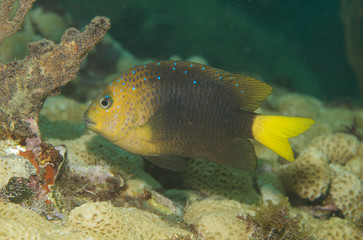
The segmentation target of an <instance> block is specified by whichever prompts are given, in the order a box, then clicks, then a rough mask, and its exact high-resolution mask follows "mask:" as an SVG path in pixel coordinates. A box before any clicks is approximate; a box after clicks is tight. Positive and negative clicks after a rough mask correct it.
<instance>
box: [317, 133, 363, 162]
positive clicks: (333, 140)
mask: <svg viewBox="0 0 363 240" xmlns="http://www.w3.org/2000/svg"><path fill="white" fill-rule="evenodd" d="M310 145H311V146H313V147H316V148H317V149H319V150H321V151H322V152H323V153H325V154H326V155H327V157H328V160H329V161H330V162H333V163H339V164H342V165H344V164H345V163H346V162H347V161H348V160H349V159H350V158H352V157H353V156H354V155H355V154H356V153H357V151H358V147H359V141H358V139H357V138H356V137H355V136H353V135H350V134H345V133H331V134H326V135H323V136H320V137H317V138H314V139H313V140H312V142H311V144H310Z"/></svg>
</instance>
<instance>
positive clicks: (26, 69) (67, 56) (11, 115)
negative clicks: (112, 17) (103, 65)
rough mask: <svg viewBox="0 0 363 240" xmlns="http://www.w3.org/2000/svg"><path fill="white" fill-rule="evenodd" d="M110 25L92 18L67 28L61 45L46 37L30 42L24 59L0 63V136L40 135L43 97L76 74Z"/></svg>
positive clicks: (107, 21) (19, 137)
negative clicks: (80, 26) (79, 27)
mask: <svg viewBox="0 0 363 240" xmlns="http://www.w3.org/2000/svg"><path fill="white" fill-rule="evenodd" d="M109 28H110V21H109V19H108V18H106V17H95V18H94V19H93V20H92V21H91V23H90V24H89V25H88V26H86V28H85V30H84V32H80V31H78V30H77V29H75V28H70V29H68V30H67V31H66V32H65V34H64V35H63V37H62V40H61V42H60V44H55V43H54V42H52V41H49V40H45V39H43V40H40V41H37V42H34V43H31V44H29V45H28V50H29V56H27V57H25V58H24V60H19V61H16V62H11V63H8V64H6V65H0V139H1V138H6V137H9V135H10V136H11V137H12V138H14V137H15V138H16V139H21V140H24V139H26V138H30V137H33V136H36V137H39V129H38V118H39V112H40V110H41V107H42V106H43V103H44V100H45V98H46V97H48V96H51V95H54V94H57V93H58V92H59V87H60V86H63V85H65V84H66V83H67V82H69V81H71V80H72V79H74V78H75V77H76V73H77V71H78V70H79V66H80V64H81V62H82V61H83V60H84V58H85V57H86V55H87V53H88V52H89V51H90V50H91V49H92V48H93V47H94V46H95V45H96V44H97V42H98V41H100V40H101V39H102V38H103V36H104V35H105V34H106V32H107V31H108V29H109Z"/></svg>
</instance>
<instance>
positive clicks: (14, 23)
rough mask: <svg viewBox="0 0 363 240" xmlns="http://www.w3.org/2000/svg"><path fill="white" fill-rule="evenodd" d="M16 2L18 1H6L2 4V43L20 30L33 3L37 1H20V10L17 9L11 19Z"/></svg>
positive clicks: (0, 18) (0, 14)
mask: <svg viewBox="0 0 363 240" xmlns="http://www.w3.org/2000/svg"><path fill="white" fill-rule="evenodd" d="M15 1H16V0H4V1H2V2H1V3H0V23H1V28H0V43H1V42H2V41H3V40H4V39H5V38H7V37H9V36H11V35H13V34H14V33H16V31H18V30H19V28H20V24H21V23H22V22H23V20H24V18H25V16H26V14H27V13H28V11H29V9H30V8H31V7H32V4H33V2H35V0H20V1H19V8H18V9H17V11H16V13H15V16H14V17H12V18H11V17H10V13H11V11H12V9H13V6H14V3H15Z"/></svg>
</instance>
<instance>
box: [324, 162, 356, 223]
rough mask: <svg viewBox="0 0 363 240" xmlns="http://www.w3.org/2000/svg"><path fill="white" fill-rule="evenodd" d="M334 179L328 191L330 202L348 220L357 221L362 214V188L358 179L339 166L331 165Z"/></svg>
mask: <svg viewBox="0 0 363 240" xmlns="http://www.w3.org/2000/svg"><path fill="white" fill-rule="evenodd" d="M331 167H332V168H333V170H334V172H335V175H336V176H335V177H334V178H333V179H332V183H331V186H330V190H329V195H330V196H331V199H332V202H333V203H334V204H335V206H337V207H338V208H339V210H340V211H342V213H343V215H344V216H345V217H347V218H350V219H353V220H355V219H357V218H359V217H360V216H362V214H363V212H362V210H363V187H362V182H361V181H360V179H359V178H358V177H357V176H355V175H354V174H353V173H351V172H348V171H346V170H344V168H343V167H341V166H339V165H331Z"/></svg>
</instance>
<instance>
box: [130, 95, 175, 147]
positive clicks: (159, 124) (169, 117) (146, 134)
mask: <svg viewBox="0 0 363 240" xmlns="http://www.w3.org/2000/svg"><path fill="white" fill-rule="evenodd" d="M179 110H180V104H179V101H177V100H174V101H170V102H169V103H167V104H165V105H163V106H161V107H160V108H159V109H158V110H157V111H156V112H155V113H154V114H153V115H152V116H151V117H150V119H149V120H148V121H147V122H146V123H145V124H144V125H142V126H139V127H138V128H136V129H135V134H136V135H137V137H138V138H139V139H141V140H143V141H146V142H154V141H167V140H169V139H170V138H171V137H173V135H174V134H175V132H176V127H177V123H178V119H179V114H180V111H179Z"/></svg>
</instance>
